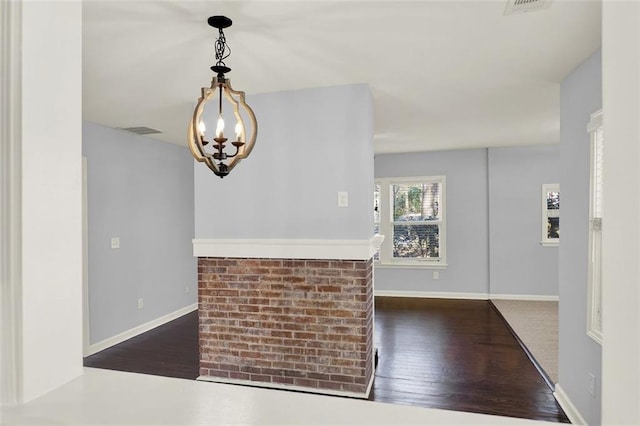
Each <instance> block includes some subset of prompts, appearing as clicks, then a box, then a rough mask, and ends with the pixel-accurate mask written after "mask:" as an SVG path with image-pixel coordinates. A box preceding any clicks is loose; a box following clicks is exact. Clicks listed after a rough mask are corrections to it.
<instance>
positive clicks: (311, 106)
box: [194, 84, 373, 239]
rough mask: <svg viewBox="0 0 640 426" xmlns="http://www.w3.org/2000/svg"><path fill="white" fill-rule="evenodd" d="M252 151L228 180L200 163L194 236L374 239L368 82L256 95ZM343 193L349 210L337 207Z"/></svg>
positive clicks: (252, 101) (250, 101)
mask: <svg viewBox="0 0 640 426" xmlns="http://www.w3.org/2000/svg"><path fill="white" fill-rule="evenodd" d="M247 103H248V104H249V105H251V107H252V108H253V110H254V112H255V114H256V117H257V120H258V125H259V130H258V138H257V140H256V145H255V148H254V150H253V152H252V153H251V155H250V156H249V157H248V158H247V159H245V160H243V161H242V162H241V163H239V164H238V165H237V166H236V168H235V169H234V170H233V171H232V172H231V173H230V174H229V176H227V177H225V178H224V179H220V178H219V177H217V176H215V175H214V174H213V173H212V172H211V171H210V170H209V169H208V168H207V167H206V166H205V165H204V164H199V163H198V164H196V166H195V170H194V176H195V191H196V195H195V225H196V238H292V239H296V238H298V239H304V238H318V239H365V238H366V239H368V238H370V237H371V230H372V229H373V217H372V216H373V215H372V214H371V212H372V210H373V200H372V195H371V194H372V193H373V104H372V98H371V93H370V91H369V87H368V86H367V85H363V84H358V85H347V86H338V87H327V88H318V89H305V90H296V91H288V92H279V93H269V94H261V95H252V96H250V97H247ZM339 191H347V192H348V194H349V207H346V208H344V207H342V208H340V207H338V203H337V199H338V198H337V197H338V192H339Z"/></svg>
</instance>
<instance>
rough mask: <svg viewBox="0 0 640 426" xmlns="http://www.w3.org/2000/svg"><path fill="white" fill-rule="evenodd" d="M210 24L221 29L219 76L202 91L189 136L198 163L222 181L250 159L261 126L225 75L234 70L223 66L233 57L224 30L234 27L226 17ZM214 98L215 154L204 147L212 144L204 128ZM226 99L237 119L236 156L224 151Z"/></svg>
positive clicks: (217, 70)
mask: <svg viewBox="0 0 640 426" xmlns="http://www.w3.org/2000/svg"><path fill="white" fill-rule="evenodd" d="M208 23H209V25H211V26H212V27H214V28H217V29H218V39H217V40H216V43H215V50H216V64H215V65H214V66H212V67H211V70H212V71H213V72H215V73H216V76H215V77H213V80H212V81H211V87H203V88H202V95H201V96H200V98H199V99H198V104H197V105H196V108H195V110H194V111H193V117H192V118H191V123H190V124H189V133H188V138H189V149H190V150H191V154H192V155H193V157H194V158H195V159H196V160H198V161H199V162H201V163H205V164H206V165H207V166H208V167H209V168H210V169H211V170H212V171H213V173H215V174H216V175H217V176H220V177H221V178H223V177H225V176H226V175H228V174H229V172H231V170H232V169H233V168H234V167H235V166H236V164H238V163H239V162H240V160H242V159H243V158H246V157H248V156H249V154H250V153H251V150H252V149H253V146H254V144H255V142H256V135H257V133H258V124H257V122H256V116H255V114H254V113H253V111H252V110H251V108H250V107H249V105H247V103H246V102H245V95H244V92H241V91H238V90H233V88H232V87H231V81H230V80H229V79H228V78H227V77H226V76H225V74H226V73H228V72H229V71H231V68H229V67H227V66H226V65H225V63H224V60H225V59H226V58H228V57H229V55H230V54H231V49H229V46H227V41H226V39H225V37H224V32H223V31H222V30H223V29H224V28H228V27H230V26H231V24H232V22H231V19H229V18H227V17H226V16H212V17H210V18H209V20H208ZM212 99H216V100H217V101H218V102H217V107H218V108H217V118H216V133H215V137H214V138H212V139H213V143H211V146H210V148H211V151H212V152H207V151H206V150H205V148H204V147H205V146H206V145H209V144H210V141H207V140H206V139H205V132H206V130H207V126H206V125H205V118H207V114H206V112H205V104H207V102H209V101H210V100H212ZM223 100H226V102H224V105H225V106H229V107H231V109H232V112H233V116H234V117H235V119H236V125H235V140H233V141H232V142H231V145H233V146H234V147H235V152H234V153H233V154H230V153H227V152H226V151H225V148H226V147H227V145H226V144H225V143H226V142H227V141H228V140H229V139H228V138H226V137H225V136H224V128H225V122H224V117H223V109H222V107H223ZM225 111H226V110H225ZM245 121H249V123H250V124H251V126H250V127H251V128H250V133H247V127H246V126H245Z"/></svg>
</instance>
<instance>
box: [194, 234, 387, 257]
mask: <svg viewBox="0 0 640 426" xmlns="http://www.w3.org/2000/svg"><path fill="white" fill-rule="evenodd" d="M383 240H384V236H383V235H375V236H374V237H372V238H369V239H365V240H323V239H308V240H303V239H202V238H199V239H194V240H193V255H194V256H195V257H241V258H256V259H344V260H369V259H371V258H372V257H373V255H374V254H375V253H376V251H378V248H379V247H380V244H381V243H382V241H383Z"/></svg>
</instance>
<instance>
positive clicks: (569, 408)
mask: <svg viewBox="0 0 640 426" xmlns="http://www.w3.org/2000/svg"><path fill="white" fill-rule="evenodd" d="M553 396H554V397H555V398H556V401H558V404H560V407H562V409H563V410H564V413H565V414H566V415H567V417H568V418H569V420H570V421H571V423H572V424H574V425H584V426H588V425H587V422H586V421H585V419H584V417H582V414H580V411H578V409H577V408H576V406H575V405H573V402H571V400H570V399H569V396H568V395H567V393H566V392H565V391H564V389H562V386H560V383H556V391H555V392H554V393H553Z"/></svg>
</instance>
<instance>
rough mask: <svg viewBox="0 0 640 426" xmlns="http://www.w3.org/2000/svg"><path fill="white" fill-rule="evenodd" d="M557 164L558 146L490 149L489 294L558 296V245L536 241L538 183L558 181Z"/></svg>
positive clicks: (540, 185) (537, 235)
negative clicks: (546, 244) (552, 245)
mask: <svg viewBox="0 0 640 426" xmlns="http://www.w3.org/2000/svg"><path fill="white" fill-rule="evenodd" d="M559 164H560V147H559V145H549V146H526V147H510V148H490V149H489V209H490V210H489V223H490V225H489V226H490V233H489V235H490V255H489V259H490V274H489V276H490V290H491V294H501V295H537V296H557V295H558V265H559V257H558V247H544V246H542V245H541V244H540V240H541V232H542V231H541V227H542V223H541V222H542V217H541V214H542V213H541V209H542V207H541V205H542V201H541V197H542V195H541V191H542V185H543V184H545V183H559V182H560V176H559V172H560V168H559ZM561 194H562V192H561ZM560 223H561V227H562V224H563V223H564V221H563V220H561V222H560Z"/></svg>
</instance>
